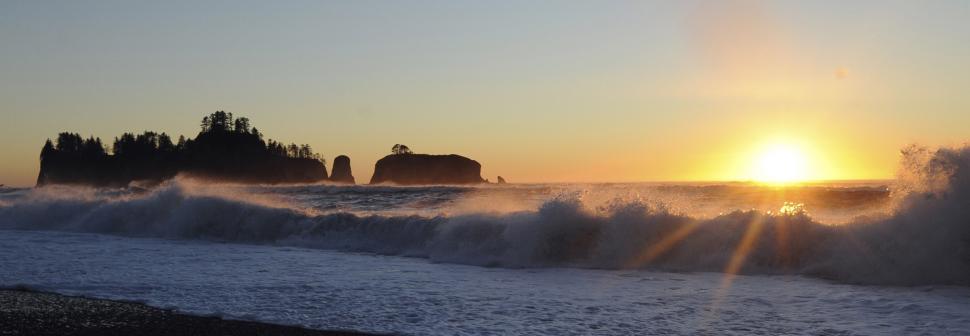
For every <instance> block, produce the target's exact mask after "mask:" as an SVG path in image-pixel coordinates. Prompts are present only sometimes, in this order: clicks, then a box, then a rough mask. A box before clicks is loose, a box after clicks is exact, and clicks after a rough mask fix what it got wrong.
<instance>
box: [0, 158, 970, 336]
mask: <svg viewBox="0 0 970 336" xmlns="http://www.w3.org/2000/svg"><path fill="white" fill-rule="evenodd" d="M911 153H915V154H913V155H916V157H907V158H906V159H905V160H904V164H903V166H902V168H901V174H900V178H899V179H898V180H895V181H886V182H881V183H849V184H829V185H812V186H796V187H771V186H754V185H746V184H727V185H704V184H592V185H590V184H566V185H510V186H485V187H370V186H350V187H347V186H330V185H297V186H233V185H211V184H205V183H199V182H194V181H186V180H176V181H172V182H170V183H167V184H165V185H162V186H158V187H155V188H151V189H141V188H127V189H114V190H104V189H102V190H97V189H89V188H82V187H58V186H52V187H45V188H38V189H3V190H0V269H2V270H3V272H0V285H2V286H14V285H26V286H29V287H35V288H39V289H43V290H50V291H55V292H60V293H67V294H77V295H85V296H94V297H104V298H112V299H125V300H139V301H145V302H147V303H149V304H152V305H157V306H162V307H173V308H176V309H179V310H182V311H186V312H191V313H199V314H219V315H224V316H228V317H233V318H241V319H252V320H260V321H268V322H277V323H284V324H297V325H304V326H309V327H314V328H324V329H352V330H361V331H375V332H397V333H404V334H414V335H453V334H503V335H504V334H579V335H585V334H633V333H636V334H696V333H704V332H709V333H711V334H738V335H748V334H771V335H774V334H871V335H879V334H914V333H918V334H923V333H927V334H968V333H970V287H967V286H968V285H970V225H968V223H970V150H968V149H966V148H958V149H942V150H939V151H935V152H923V153H919V152H911ZM920 155H922V156H920Z"/></svg>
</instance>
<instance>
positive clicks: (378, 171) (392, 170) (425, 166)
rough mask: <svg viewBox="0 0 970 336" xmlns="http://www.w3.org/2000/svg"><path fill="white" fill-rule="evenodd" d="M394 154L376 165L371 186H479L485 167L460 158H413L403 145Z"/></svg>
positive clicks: (428, 156) (440, 156)
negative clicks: (385, 184) (387, 184)
mask: <svg viewBox="0 0 970 336" xmlns="http://www.w3.org/2000/svg"><path fill="white" fill-rule="evenodd" d="M391 152H392V154H391V155H388V156H385V157H384V158H382V159H380V160H378V161H377V163H376V164H374V176H373V177H371V180H370V183H371V184H380V183H392V184H400V185H417V184H478V183H484V182H485V180H484V179H482V176H481V174H482V165H481V164H480V163H478V161H475V160H472V159H469V158H466V157H464V156H461V155H455V154H450V155H430V154H414V153H412V152H411V150H410V149H409V148H408V147H407V146H404V145H395V146H394V148H393V149H392V151H391Z"/></svg>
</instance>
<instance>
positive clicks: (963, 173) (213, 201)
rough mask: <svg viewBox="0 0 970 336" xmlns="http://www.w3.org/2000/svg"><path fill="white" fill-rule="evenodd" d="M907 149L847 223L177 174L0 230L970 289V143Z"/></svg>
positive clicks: (45, 191)
mask: <svg viewBox="0 0 970 336" xmlns="http://www.w3.org/2000/svg"><path fill="white" fill-rule="evenodd" d="M903 154H904V156H903V160H902V165H901V169H900V173H899V178H898V185H897V186H896V187H894V188H893V192H894V195H893V199H894V201H895V202H896V204H895V207H894V210H893V211H892V212H890V213H888V214H886V215H883V216H879V217H876V218H858V219H856V220H854V221H853V222H851V223H849V224H845V225H826V224H822V223H818V222H816V221H815V220H813V218H812V217H811V216H809V214H808V213H806V212H805V211H804V210H803V209H801V208H800V207H799V206H798V205H794V204H791V205H786V206H785V207H783V208H782V209H780V210H779V211H776V212H765V211H756V210H736V211H733V212H728V213H724V214H720V215H717V216H713V217H709V218H702V217H692V216H690V215H689V214H680V213H677V212H676V211H672V210H671V209H669V208H668V207H666V206H664V205H663V204H662V203H654V202H647V201H642V200H636V199H634V200H617V201H613V202H609V203H607V204H606V205H602V206H592V205H590V204H587V202H585V201H584V199H583V197H582V196H581V195H574V194H567V195H563V196H559V197H556V198H554V199H551V200H548V201H546V202H544V203H542V204H541V205H540V206H539V207H538V208H537V209H534V210H528V211H515V212H509V213H497V212H496V213H468V214H459V215H439V216H419V215H401V216H395V215H362V214H355V213H350V212H333V213H325V212H318V211H314V210H313V209H301V208H295V207H292V206H291V205H288V204H287V203H286V202H279V201H278V200H274V199H272V198H259V197H256V196H246V197H241V196H238V195H233V194H232V193H227V192H219V191H218V190H215V191H213V190H210V189H205V188H198V187H195V186H192V185H189V184H186V183H181V182H179V181H174V182H171V183H168V184H166V185H163V186H160V187H158V188H156V189H153V190H148V191H143V192H130V191H118V190H115V191H112V190H95V189H87V188H79V187H59V186H50V187H44V188H37V189H33V190H29V191H23V193H24V195H22V196H20V197H18V198H13V199H5V200H0V228H4V229H19V230H62V231H75V232H96V233H107V234H118V235H126V236H144V237H163V238H177V239H201V240H212V241H226V242H240V243H257V244H280V245H293V246H303V247H312V248H323V249H335V250H341V251H355V252H368V253H378V254H388V255H400V256H409V257H421V258H427V259H429V260H431V261H434V262H447V263H461V264H470V265H480V266H489V267H510V268H528V267H583V268H605V269H618V268H651V269H662V270H675V271H718V272H729V273H741V274H802V275H809V276H817V277H823V278H829V279H835V280H839V281H845V282H852V283H867V284H896V285H923V284H958V285H970V147H960V148H942V149H938V150H929V149H926V148H921V147H915V146H914V147H910V148H907V149H906V150H904V151H903ZM384 191H386V190H384ZM354 192H357V193H366V192H367V190H366V189H361V188H360V187H357V189H354Z"/></svg>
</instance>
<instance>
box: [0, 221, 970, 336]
mask: <svg viewBox="0 0 970 336" xmlns="http://www.w3.org/2000/svg"><path fill="white" fill-rule="evenodd" d="M0 260H3V261H2V263H3V269H4V272H2V273H0V283H3V284H6V285H13V284H29V285H30V286H32V287H35V288H39V289H44V290H53V291H57V292H61V293H66V294H73V295H85V296H94V297H103V298H111V299H125V300H139V301H144V302H147V303H148V304H151V305H156V306H161V307H175V308H178V309H179V310H181V311H185V312H190V313H197V314H217V315H223V316H228V317H232V318H239V319H254V320H261V321H268V322H277V323H285V324H296V325H303V326H308V327H315V328H325V329H354V330H362V331H372V332H400V333H405V334H413V335H455V334H467V335H483V334H495V335H509V334H522V335H525V334H546V335H550V334H551V335H589V334H603V335H624V334H644V333H646V334H694V333H697V332H699V331H703V330H708V331H711V332H712V333H715V334H737V335H751V334H765V335H778V334H813V335H816V334H869V335H890V334H893V335H898V334H907V333H937V334H952V335H957V334H967V333H968V332H970V290H967V288H963V287H931V286H926V287H915V288H897V287H879V286H858V285H846V284H838V283H833V282H827V281H821V280H815V279H810V278H804V277H799V276H738V277H736V278H734V279H733V281H731V282H730V283H726V279H725V277H724V276H723V274H720V273H686V274H683V273H664V272H650V271H640V270H616V271H606V270H588V269H568V268H540V269H529V270H519V269H505V268H483V267H475V266H465V265H454V264H438V263H429V262H427V261H425V260H422V259H415V258H403V257H393V256H380V255H371V254H357V253H341V252H333V251H321V250H315V249H305V248H292V247H285V246H271V245H244V244H213V243H207V242H201V241H181V240H162V239H155V238H126V237H115V236H106V235H96V234H79V233H61V232H31V231H5V232H3V234H2V235H0Z"/></svg>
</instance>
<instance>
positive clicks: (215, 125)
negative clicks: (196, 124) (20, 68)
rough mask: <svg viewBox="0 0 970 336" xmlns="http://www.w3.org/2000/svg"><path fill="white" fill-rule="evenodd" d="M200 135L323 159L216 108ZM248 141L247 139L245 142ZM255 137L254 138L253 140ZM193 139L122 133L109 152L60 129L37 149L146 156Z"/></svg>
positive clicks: (172, 150) (188, 145)
mask: <svg viewBox="0 0 970 336" xmlns="http://www.w3.org/2000/svg"><path fill="white" fill-rule="evenodd" d="M200 126H201V129H202V130H201V132H200V133H199V136H198V137H197V138H196V139H198V138H200V137H205V136H206V135H216V134H218V135H221V136H223V137H225V136H229V137H235V138H237V139H238V140H240V141H237V142H238V143H248V144H250V145H251V144H258V146H259V147H262V151H263V152H265V153H266V154H269V155H272V156H277V157H283V158H296V159H313V160H319V161H321V162H323V159H322V158H321V156H320V154H317V153H314V151H313V148H312V147H311V146H310V145H309V144H302V145H297V144H296V143H290V144H288V145H287V144H284V143H281V142H277V141H275V140H273V139H268V140H265V141H264V140H263V134H262V133H260V132H259V130H257V129H256V127H251V124H250V121H249V118H246V117H240V118H234V117H233V114H232V113H228V112H225V111H216V112H214V113H212V114H209V115H207V116H205V117H203V118H202V122H201V124H200ZM246 140H249V141H246ZM253 140H255V141H253ZM195 142H196V140H193V139H186V138H185V136H184V135H182V136H179V138H178V140H177V141H174V142H173V141H172V137H171V136H169V135H168V134H166V133H164V132H162V133H156V132H152V131H145V132H144V133H142V134H134V133H129V132H126V133H124V134H122V135H121V136H120V137H115V138H114V142H113V143H112V146H111V150H110V154H109V151H108V148H107V147H106V146H105V145H104V143H103V142H102V141H101V138H95V137H93V136H92V137H88V138H87V139H84V138H82V137H81V135H80V134H78V133H70V132H62V133H59V134H58V135H57V138H56V142H55V141H51V139H47V141H46V142H45V143H44V148H43V149H42V150H41V159H43V158H45V157H49V156H50V155H52V154H53V153H60V154H63V155H70V156H77V157H82V158H91V159H97V158H100V157H103V156H107V155H113V156H116V157H148V156H158V155H168V154H178V153H183V152H186V151H190V150H192V149H193V147H194V145H195Z"/></svg>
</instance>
